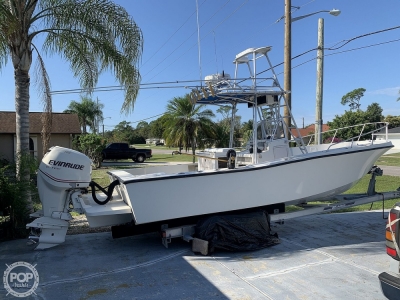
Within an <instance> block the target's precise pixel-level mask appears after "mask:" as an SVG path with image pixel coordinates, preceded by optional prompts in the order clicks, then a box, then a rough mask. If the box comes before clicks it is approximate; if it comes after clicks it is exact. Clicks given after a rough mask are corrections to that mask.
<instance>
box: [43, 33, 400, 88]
mask: <svg viewBox="0 0 400 300" xmlns="http://www.w3.org/2000/svg"><path fill="white" fill-rule="evenodd" d="M399 28H400V26H396V27H391V28H387V29H383V30H379V31H374V32H371V33H367V34H363V35H360V36H356V37H354V38H351V39H349V40H347V42H346V43H345V44H343V45H341V46H339V47H336V48H324V49H325V50H337V49H340V48H342V47H343V46H345V45H346V44H348V43H350V42H351V41H354V40H356V39H358V38H361V37H366V36H369V35H372V34H378V33H382V32H386V31H390V30H394V29H399ZM397 41H400V39H395V40H390V41H386V42H381V43H376V44H371V45H367V46H362V47H358V48H353V49H349V50H344V51H340V52H335V53H330V54H326V55H325V56H331V55H335V54H340V53H345V52H350V51H356V50H361V49H365V48H369V47H374V46H379V45H383V44H388V43H392V42H397ZM316 49H317V48H313V49H310V50H307V51H305V52H303V53H301V54H298V55H296V56H294V57H292V60H293V59H296V58H299V57H301V56H303V55H305V54H307V53H309V52H311V51H315V50H316ZM314 59H315V58H313V59H311V60H309V61H306V62H304V63H302V64H300V65H297V66H296V67H298V66H301V65H303V64H305V63H307V62H310V61H312V60H314ZM280 65H283V62H281V63H279V64H276V65H274V66H273V68H276V67H278V66H280ZM270 69H271V68H268V69H266V70H263V71H261V72H259V73H257V75H261V74H262V73H265V72H267V71H269V70H270ZM279 74H281V73H279ZM249 79H251V78H250V77H247V78H243V79H242V78H239V79H238V80H241V81H239V82H238V83H240V82H243V81H246V80H249ZM260 79H263V78H260ZM192 82H199V80H182V81H179V80H176V81H166V82H157V83H144V84H140V85H139V86H140V88H141V89H156V88H157V89H161V88H183V87H188V86H187V85H182V86H172V87H161V86H155V87H145V86H150V85H155V84H159V85H161V84H179V83H192ZM123 89H124V87H123V86H120V85H119V86H106V87H98V88H95V89H94V92H104V91H117V90H123ZM85 91H86V90H85V89H70V90H59V91H52V92H50V93H51V94H52V95H60V94H74V93H82V92H85Z"/></svg>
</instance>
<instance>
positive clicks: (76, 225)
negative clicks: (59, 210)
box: [67, 215, 111, 235]
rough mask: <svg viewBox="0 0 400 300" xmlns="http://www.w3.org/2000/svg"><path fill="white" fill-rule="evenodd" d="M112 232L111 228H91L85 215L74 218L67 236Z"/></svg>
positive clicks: (70, 222)
mask: <svg viewBox="0 0 400 300" xmlns="http://www.w3.org/2000/svg"><path fill="white" fill-rule="evenodd" d="M107 231H111V226H106V227H98V228H90V227H89V223H88V221H87V219H86V216H85V215H79V216H73V219H72V220H71V221H69V227H68V231H67V235H72V234H82V233H96V232H107Z"/></svg>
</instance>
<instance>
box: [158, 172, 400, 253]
mask: <svg viewBox="0 0 400 300" xmlns="http://www.w3.org/2000/svg"><path fill="white" fill-rule="evenodd" d="M368 174H371V179H370V180H369V184H368V190H367V192H366V193H365V194H340V195H336V196H335V197H334V198H333V199H330V200H329V202H330V203H319V204H308V203H304V204H300V205H296V207H298V208H300V210H297V211H292V212H279V209H274V210H273V212H274V213H272V214H269V218H270V222H271V223H275V224H280V225H282V224H284V223H285V220H289V219H293V218H298V217H304V216H308V215H314V214H323V213H330V212H334V211H338V210H342V209H346V208H350V207H353V206H358V205H363V204H367V203H371V207H372V203H373V202H377V201H381V200H382V214H383V213H384V207H385V200H390V199H395V198H400V187H399V188H398V189H397V190H396V191H390V192H382V193H378V192H376V190H375V184H376V176H382V175H383V170H382V169H381V168H379V167H377V166H373V167H372V169H371V170H370V171H369V172H368ZM326 201H327V200H324V202H326ZM260 209H262V208H260ZM195 227H196V224H192V225H185V226H178V227H173V228H169V227H168V224H163V225H161V241H162V244H163V245H164V247H165V248H168V244H170V243H171V242H172V239H173V238H182V239H183V240H184V241H186V242H190V241H192V251H193V252H200V253H201V254H203V255H207V254H208V241H204V240H201V239H198V238H195V237H193V235H194V233H195Z"/></svg>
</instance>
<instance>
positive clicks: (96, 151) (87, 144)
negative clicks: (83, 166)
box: [74, 133, 106, 168]
mask: <svg viewBox="0 0 400 300" xmlns="http://www.w3.org/2000/svg"><path fill="white" fill-rule="evenodd" d="M105 147H106V141H105V140H104V139H103V138H102V137H101V136H100V135H97V134H94V133H92V134H84V135H81V136H78V137H77V139H76V140H74V148H75V149H76V150H78V151H80V152H82V153H83V154H85V155H87V156H88V157H89V158H90V159H91V160H92V161H93V164H94V166H95V167H96V168H98V167H100V166H101V161H102V155H101V152H102V151H103V150H104V148H105Z"/></svg>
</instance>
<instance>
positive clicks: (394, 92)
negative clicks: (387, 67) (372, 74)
mask: <svg viewBox="0 0 400 300" xmlns="http://www.w3.org/2000/svg"><path fill="white" fill-rule="evenodd" d="M399 90H400V86H396V87H392V88H386V89H380V90H375V91H370V92H368V91H367V92H366V93H365V94H372V95H385V96H399Z"/></svg>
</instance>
